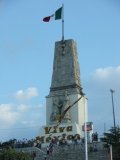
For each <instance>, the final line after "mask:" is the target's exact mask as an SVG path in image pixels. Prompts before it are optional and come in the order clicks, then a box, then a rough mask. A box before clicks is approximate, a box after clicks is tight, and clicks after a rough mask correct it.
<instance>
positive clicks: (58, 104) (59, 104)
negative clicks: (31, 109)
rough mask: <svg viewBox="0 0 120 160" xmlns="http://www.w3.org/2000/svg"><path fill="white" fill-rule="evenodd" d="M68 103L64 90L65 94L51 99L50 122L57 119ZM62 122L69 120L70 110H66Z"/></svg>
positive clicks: (54, 121)
mask: <svg viewBox="0 0 120 160" xmlns="http://www.w3.org/2000/svg"><path fill="white" fill-rule="evenodd" d="M69 105H70V99H69V97H68V95H67V91H65V95H64V96H61V97H56V98H54V99H53V112H52V113H51V115H50V121H51V123H56V122H58V121H59V119H60V116H61V115H62V113H63V112H64V110H65V109H66V108H67V107H68V106H69ZM62 122H63V123H67V122H71V118H70V112H69V111H67V113H66V114H65V117H64V118H63V120H62Z"/></svg>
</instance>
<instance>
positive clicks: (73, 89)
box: [40, 39, 88, 143]
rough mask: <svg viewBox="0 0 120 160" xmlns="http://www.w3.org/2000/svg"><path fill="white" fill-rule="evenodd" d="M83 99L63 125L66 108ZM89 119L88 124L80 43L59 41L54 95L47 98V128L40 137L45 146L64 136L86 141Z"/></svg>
mask: <svg viewBox="0 0 120 160" xmlns="http://www.w3.org/2000/svg"><path fill="white" fill-rule="evenodd" d="M80 97H81V99H80V100H79V101H78V102H77V103H76V104H75V105H73V106H72V107H71V108H70V109H69V110H68V111H67V112H66V114H65V115H64V117H63V119H62V120H61V123H60V124H59V119H60V117H61V115H62V114H63V113H64V111H65V110H66V108H67V107H69V106H70V105H71V104H73V103H74V102H75V101H76V100H77V99H79V98H80ZM85 115H86V116H85ZM85 117H86V121H87V118H88V112H87V99H86V97H85V95H84V94H83V91H82V87H81V82H80V68H79V62H78V54H77V46H76V42H75V41H74V40H73V39H69V40H64V41H58V42H56V43H55V51H54V63H53V74H52V81H51V87H50V92H49V95H48V96H47V97H46V126H44V127H43V129H42V131H41V133H40V138H41V139H42V142H43V143H48V142H49V141H50V140H51V137H62V135H64V136H65V137H66V139H69V138H70V136H72V135H73V136H74V135H80V137H84V132H83V131H82V126H83V125H84V122H85ZM58 124H59V125H58Z"/></svg>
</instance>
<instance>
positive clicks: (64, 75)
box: [50, 39, 82, 95]
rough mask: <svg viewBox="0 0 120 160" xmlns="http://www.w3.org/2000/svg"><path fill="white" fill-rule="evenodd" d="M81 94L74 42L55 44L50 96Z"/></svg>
mask: <svg viewBox="0 0 120 160" xmlns="http://www.w3.org/2000/svg"><path fill="white" fill-rule="evenodd" d="M65 90H67V92H68V94H71V93H81V92H82V88H81V84H80V70H79V63H78V56H77V47H76V43H75V41H74V40H72V39H70V40H65V41H64V42H63V41H59V42H56V43H55V53H54V64H53V75H52V83H51V88H50V95H54V94H62V92H64V91H65Z"/></svg>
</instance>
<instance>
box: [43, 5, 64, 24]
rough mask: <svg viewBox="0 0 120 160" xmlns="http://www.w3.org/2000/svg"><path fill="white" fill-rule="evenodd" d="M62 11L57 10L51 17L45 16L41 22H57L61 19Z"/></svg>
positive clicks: (60, 9)
mask: <svg viewBox="0 0 120 160" xmlns="http://www.w3.org/2000/svg"><path fill="white" fill-rule="evenodd" d="M62 10H63V7H61V8H59V9H58V10H56V11H55V13H54V14H52V15H51V16H47V17H45V18H43V21H44V22H49V21H50V20H59V19H62Z"/></svg>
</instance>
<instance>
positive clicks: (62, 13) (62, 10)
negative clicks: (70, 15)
mask: <svg viewBox="0 0 120 160" xmlns="http://www.w3.org/2000/svg"><path fill="white" fill-rule="evenodd" d="M62 41H64V4H62Z"/></svg>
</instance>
